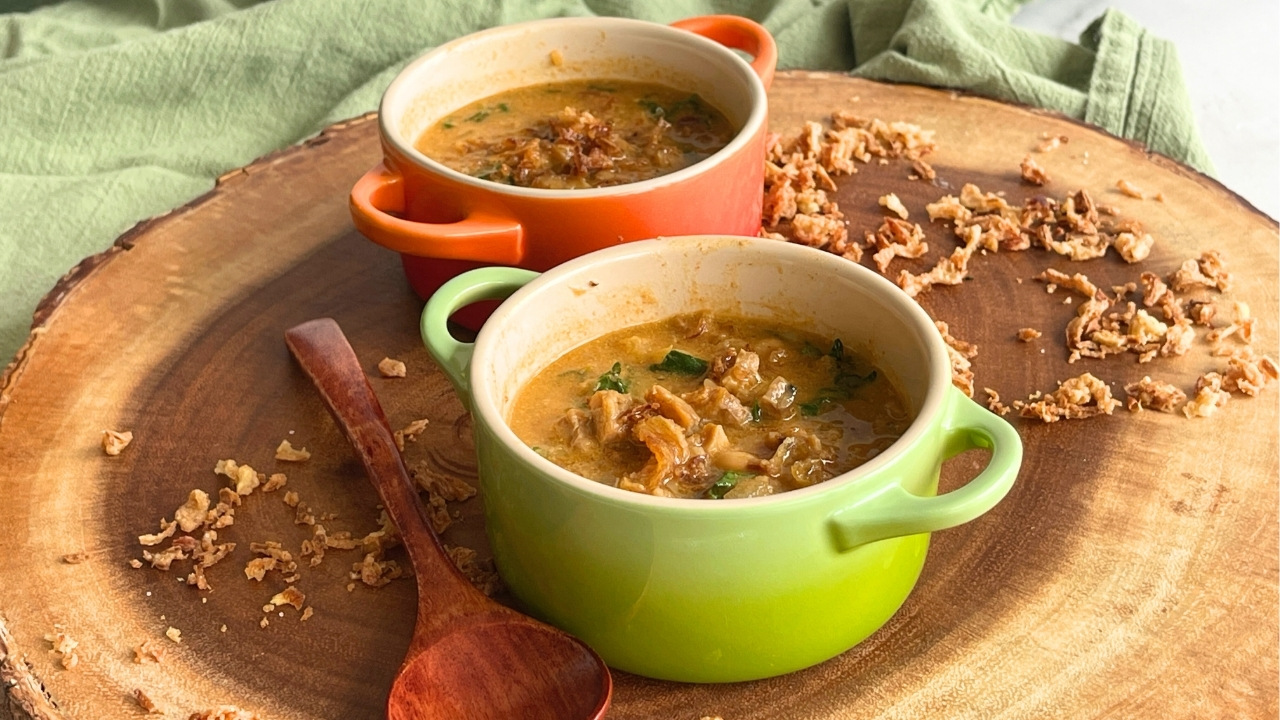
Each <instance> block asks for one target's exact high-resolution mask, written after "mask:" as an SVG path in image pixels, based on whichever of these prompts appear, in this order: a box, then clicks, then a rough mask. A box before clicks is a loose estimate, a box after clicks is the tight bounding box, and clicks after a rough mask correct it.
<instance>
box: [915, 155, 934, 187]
mask: <svg viewBox="0 0 1280 720" xmlns="http://www.w3.org/2000/svg"><path fill="white" fill-rule="evenodd" d="M911 169H912V170H914V171H915V172H914V173H913V174H914V175H915V177H913V178H911V179H912V180H927V181H928V182H933V181H934V180H936V179H938V172H937V171H936V170H934V169H933V166H932V165H930V164H929V163H927V162H925V161H924V160H922V159H920V158H916V159H915V160H912V161H911Z"/></svg>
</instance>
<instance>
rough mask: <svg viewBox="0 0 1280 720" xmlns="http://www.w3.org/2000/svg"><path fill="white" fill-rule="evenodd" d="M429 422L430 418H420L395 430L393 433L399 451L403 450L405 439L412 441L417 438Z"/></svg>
mask: <svg viewBox="0 0 1280 720" xmlns="http://www.w3.org/2000/svg"><path fill="white" fill-rule="evenodd" d="M430 423H431V421H430V420H428V419H426V418H422V419H420V420H414V421H413V422H411V423H409V424H408V425H405V426H404V427H403V428H401V429H400V430H396V431H395V433H393V435H394V437H395V441H396V447H397V448H399V449H400V452H404V444H405V441H409V442H413V441H415V440H417V439H418V436H419V435H421V434H422V432H423V431H424V430H426V429H427V425H429V424H430Z"/></svg>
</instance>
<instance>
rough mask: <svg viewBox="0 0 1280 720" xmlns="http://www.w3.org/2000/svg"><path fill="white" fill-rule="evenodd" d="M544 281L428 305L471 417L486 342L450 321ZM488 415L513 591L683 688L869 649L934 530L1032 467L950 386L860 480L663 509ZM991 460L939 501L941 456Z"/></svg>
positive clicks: (519, 275)
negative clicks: (502, 435)
mask: <svg viewBox="0 0 1280 720" xmlns="http://www.w3.org/2000/svg"><path fill="white" fill-rule="evenodd" d="M535 277H537V275H536V274H535V273H532V272H528V271H524V270H516V269H511V268H483V269H479V270H474V271H471V272H469V273H466V274H464V275H461V276H459V277H457V278H455V279H454V280H451V281H450V282H448V283H446V284H445V285H444V286H443V287H442V288H441V289H440V290H439V291H438V292H437V293H436V294H435V296H433V297H432V298H431V300H430V301H429V302H428V303H427V307H426V309H425V310H424V312H423V317H422V335H423V340H424V342H425V344H426V346H427V349H428V350H429V351H430V353H431V354H432V356H433V357H434V358H435V359H436V361H437V362H438V363H439V364H440V365H441V367H442V368H443V369H444V370H445V372H446V373H447V374H448V375H449V377H450V379H451V380H452V381H453V383H454V386H455V387H456V388H457V389H458V391H459V393H460V395H462V396H463V398H464V401H466V402H467V403H468V406H470V397H469V376H470V369H469V364H470V360H471V345H469V344H467V343H459V342H457V341H456V340H454V339H453V338H452V337H451V336H450V334H449V332H448V329H447V327H446V321H447V318H448V317H449V315H450V314H452V313H453V312H454V311H455V310H457V309H458V308H460V307H462V306H464V305H466V304H468V303H470V302H474V301H477V300H481V299H494V298H499V297H504V296H506V295H509V294H511V293H512V292H514V291H515V290H517V289H518V288H519V287H521V286H523V285H524V284H526V283H527V282H529V281H531V280H532V279H533V278H535ZM939 342H941V340H940V339H939ZM475 419H476V422H475V438H476V450H477V453H478V456H479V468H480V485H481V490H482V493H483V498H484V503H485V520H486V527H487V531H488V535H489V541H490V544H491V545H492V547H493V551H494V557H495V561H496V563H497V567H498V571H499V573H500V574H501V575H502V578H503V580H504V581H505V582H506V584H507V586H508V587H509V588H510V589H511V591H512V592H513V593H514V594H515V595H516V597H517V598H519V600H520V601H521V602H522V603H524V604H525V606H526V608H527V609H528V610H529V611H531V612H532V613H533V614H535V615H537V616H539V617H541V618H542V619H544V620H546V621H548V622H550V623H552V624H553V625H556V626H557V627H560V628H562V629H564V630H566V631H568V632H570V633H572V634H574V635H576V636H578V637H579V638H581V639H583V640H584V641H586V642H587V643H588V644H589V645H590V646H591V647H592V648H594V649H595V650H596V651H597V652H598V653H599V654H600V655H601V657H603V658H604V659H605V661H606V662H607V663H608V664H609V665H610V666H611V667H613V668H616V669H619V670H624V671H627V672H631V673H636V674H639V675H644V676H647V677H652V678H659V679H663V680H676V681H683V682H734V681H742V680H753V679H758V678H765V677H771V676H775V675H781V674H784V673H788V672H792V671H794V670H799V669H801V668H805V667H809V666H811V665H814V664H816V663H819V662H822V661H823V660H826V659H828V658H831V657H833V656H835V655H838V654H840V653H842V652H844V651H846V650H848V649H849V648H851V647H853V646H854V645H856V644H857V643H859V642H861V641H862V640H863V639H865V638H866V637H868V636H869V635H871V634H872V633H873V632H875V631H876V630H877V629H878V628H879V627H880V626H881V625H883V624H884V623H885V622H886V621H887V620H888V619H889V618H890V617H891V616H892V615H893V613H894V612H896V611H897V610H898V608H899V607H900V606H901V605H902V603H903V602H904V601H905V600H906V598H907V595H908V594H909V593H910V592H911V589H912V587H913V586H914V585H915V583H916V580H917V579H918V577H919V575H920V570H921V567H922V566H923V564H924V559H925V554H926V551H927V549H928V545H929V535H928V533H929V532H932V531H934V530H940V529H944V528H947V527H953V526H955V525H958V524H960V523H963V522H967V521H969V520H972V519H974V518H975V517H977V516H979V515H981V514H982V513H984V512H986V511H987V510H989V509H990V508H991V507H992V506H994V505H995V504H996V502H998V501H999V500H1000V499H1001V498H1002V497H1003V496H1004V495H1005V493H1006V492H1007V491H1008V490H1009V488H1010V486H1011V485H1012V483H1013V481H1014V479H1015V478H1016V476H1017V472H1018V468H1019V465H1020V463H1021V456H1022V446H1021V443H1020V441H1019V439H1018V436H1017V433H1016V432H1015V431H1014V429H1013V428H1012V427H1010V426H1009V425H1008V423H1006V422H1004V421H1003V420H1001V419H1000V418H998V417H997V416H995V415H993V414H992V413H990V412H988V411H987V410H985V409H983V408H982V407H980V406H979V405H977V404H976V403H974V402H973V401H972V400H970V399H969V398H967V397H965V396H964V395H963V394H962V393H960V392H959V391H958V390H955V389H954V388H951V389H950V394H949V396H948V400H947V402H946V403H945V404H944V409H943V411H942V412H940V413H937V414H936V415H935V416H934V417H932V418H927V419H926V418H921V419H920V420H917V422H922V421H928V422H929V423H930V427H929V431H928V432H925V433H923V434H920V435H918V436H917V438H916V440H915V442H914V445H913V446H912V447H909V448H904V449H903V450H904V452H901V453H900V454H899V456H898V458H897V460H896V461H894V462H893V463H891V464H888V465H883V466H881V467H880V468H879V469H878V470H876V471H873V472H870V473H868V474H866V475H865V476H863V477H861V478H860V479H859V480H858V481H857V482H854V483H841V484H838V485H832V486H831V487H830V490H829V491H827V492H821V493H816V494H815V493H807V494H799V495H792V494H785V493H784V494H782V495H779V496H776V497H774V498H770V499H769V501H767V502H742V501H712V500H708V501H706V502H705V504H702V505H697V506H695V507H690V506H689V504H681V505H679V506H676V505H672V506H665V507H664V506H661V505H654V504H639V503H635V502H633V501H631V499H630V498H629V497H628V495H627V493H625V492H622V491H619V492H609V493H601V492H590V491H587V490H584V489H581V488H578V487H574V486H572V485H569V484H567V483H565V482H563V481H561V480H559V479H557V478H556V477H554V476H553V475H552V474H550V473H548V472H544V471H543V470H541V469H540V468H536V467H533V466H531V465H530V464H529V463H528V462H527V461H526V460H524V459H523V458H521V457H519V456H518V455H517V454H516V453H515V452H514V451H513V449H512V448H510V447H508V446H506V445H505V444H504V443H503V442H501V441H500V440H499V439H498V437H497V436H496V435H495V434H494V432H493V429H492V428H490V427H489V426H488V425H487V424H486V423H485V422H484V421H483V419H482V418H480V417H479V416H478V415H477V416H476V418H475ZM978 447H981V448H989V449H991V450H992V457H991V460H990V462H989V464H988V466H987V468H986V469H985V470H984V471H983V472H982V473H981V474H980V475H979V476H978V477H977V478H975V479H974V480H972V481H971V482H969V483H968V484H967V485H966V486H965V487H963V488H961V489H959V490H956V491H953V492H950V493H947V494H946V495H943V496H941V497H936V494H937V487H938V475H939V470H940V468H941V463H942V461H943V460H944V459H946V458H948V457H951V456H952V455H955V454H956V453H959V452H961V451H964V450H967V449H971V448H978ZM855 472H858V471H855Z"/></svg>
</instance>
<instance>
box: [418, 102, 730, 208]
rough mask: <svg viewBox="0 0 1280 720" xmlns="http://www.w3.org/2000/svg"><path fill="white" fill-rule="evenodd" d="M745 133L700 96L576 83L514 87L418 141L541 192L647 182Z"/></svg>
mask: <svg viewBox="0 0 1280 720" xmlns="http://www.w3.org/2000/svg"><path fill="white" fill-rule="evenodd" d="M736 132H737V131H736V130H735V129H734V128H733V126H732V125H730V124H729V121H728V120H727V119H726V118H725V116H724V115H723V114H722V113H721V112H720V111H719V110H717V109H715V108H714V107H713V106H712V105H711V104H710V103H708V102H707V101H706V100H703V99H702V98H701V97H700V96H699V95H697V94H696V93H694V94H691V93H689V92H685V91H681V90H676V89H674V88H670V87H667V86H665V85H659V84H656V83H639V82H631V81H625V80H574V81H569V82H560V83H547V84H543V85H532V86H529V87H524V88H518V89H515V90H508V91H506V92H502V93H498V94H496V95H492V96H490V97H487V98H485V99H483V100H479V101H477V102H474V103H472V104H470V105H467V106H466V107H464V108H462V109H460V110H458V111H456V112H454V113H452V114H451V115H449V116H448V117H445V118H443V119H442V120H440V121H439V122H437V123H436V124H435V125H432V126H431V127H429V128H427V130H426V131H425V132H423V133H422V135H421V136H420V137H419V138H418V141H417V142H416V143H415V144H414V146H415V147H416V148H417V149H418V150H419V151H421V152H422V153H423V154H424V155H426V156H428V157H430V158H432V159H433V160H436V161H438V162H440V163H443V164H444V165H447V166H448V167H450V168H453V169H454V170H457V171H459V172H463V173H466V174H467V175H472V176H475V177H478V178H482V179H485V180H491V181H493V182H498V183H506V184H509V185H519V186H522V187H536V188H591V187H605V186H609V185H621V184H623V183H632V182H639V181H641V180H648V179H649V178H653V177H657V176H659V175H665V174H667V173H671V172H675V171H677V170H680V169H682V168H686V167H688V166H690V165H692V164H694V163H696V162H698V161H699V160H702V159H703V158H706V157H708V156H710V155H712V154H713V153H715V152H716V151H717V150H719V149H721V148H723V147H724V146H725V145H727V144H729V141H730V140H732V139H733V136H734V135H735V134H736Z"/></svg>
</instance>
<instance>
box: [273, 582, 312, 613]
mask: <svg viewBox="0 0 1280 720" xmlns="http://www.w3.org/2000/svg"><path fill="white" fill-rule="evenodd" d="M306 601H307V596H306V595H303V594H302V591H301V590H299V589H298V588H296V587H294V586H292V585H290V586H289V587H287V588H285V589H284V590H281V591H280V592H278V593H276V594H275V595H274V596H272V598H271V605H273V606H274V607H280V606H282V605H292V606H293V608H294V609H295V610H301V609H302V606H303V604H304V603H306Z"/></svg>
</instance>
